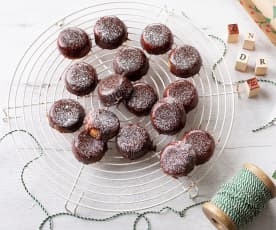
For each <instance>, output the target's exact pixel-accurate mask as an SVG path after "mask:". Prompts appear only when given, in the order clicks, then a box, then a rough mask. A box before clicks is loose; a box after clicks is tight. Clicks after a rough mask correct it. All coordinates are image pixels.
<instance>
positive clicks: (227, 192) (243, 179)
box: [0, 35, 276, 230]
mask: <svg viewBox="0 0 276 230" xmlns="http://www.w3.org/2000/svg"><path fill="white" fill-rule="evenodd" d="M209 36H210V37H211V38H212V39H215V40H217V41H219V42H221V43H222V44H223V45H224V50H223V54H222V56H221V57H220V58H219V59H218V60H217V61H216V63H215V64H214V65H213V67H212V78H213V79H214V80H215V81H216V82H217V83H218V84H223V83H222V82H221V81H219V80H217V79H216V78H215V74H214V71H215V69H216V68H217V66H218V64H219V63H220V62H222V60H223V58H224V57H225V55H226V53H227V46H226V43H225V42H224V41H223V40H222V39H221V38H219V37H217V36H214V35H209ZM258 81H261V82H265V83H270V84H273V85H275V86H276V82H273V81H271V80H265V79H258ZM244 82H245V81H238V82H235V83H234V85H238V84H240V83H244ZM274 122H276V118H275V119H273V120H272V121H270V122H268V123H267V124H265V125H263V126H262V127H260V128H258V129H256V130H253V132H256V131H259V130H262V129H265V128H267V127H269V126H271V125H274ZM15 132H21V133H23V134H26V135H28V136H29V137H31V138H32V139H33V141H34V142H35V143H36V145H37V147H38V150H39V151H38V156H36V157H35V158H33V159H32V160H30V161H28V162H27V163H26V164H25V165H24V166H23V168H22V171H21V174H20V179H21V183H22V185H23V188H24V190H25V192H26V193H27V194H28V195H29V196H30V197H31V198H32V200H33V201H34V202H36V203H37V204H38V206H39V207H40V208H41V210H42V211H43V212H44V213H45V215H46V218H45V219H44V220H43V221H42V222H41V224H40V226H39V230H42V229H43V228H44V226H45V224H46V223H48V222H49V228H50V229H51V230H53V219H54V218H56V217H59V216H70V217H73V218H77V219H81V220H85V221H97V222H104V221H110V220H113V219H115V218H117V217H120V216H125V215H134V216H135V217H136V218H135V220H134V223H133V227H132V229H133V230H136V229H137V224H138V222H139V221H140V220H141V219H144V220H145V222H146V224H147V230H151V224H150V220H149V219H148V217H147V215H149V214H164V213H166V212H168V211H170V212H173V213H175V214H176V215H178V216H179V217H184V216H185V214H186V212H187V211H188V210H189V209H191V208H193V207H195V206H199V205H202V204H203V203H205V202H207V201H208V200H205V201H200V202H197V203H194V204H192V205H190V206H187V207H185V208H183V209H181V210H176V209H174V208H172V207H168V206H166V207H163V208H161V209H159V210H155V211H154V210H153V211H145V212H141V213H140V212H136V211H125V212H119V213H115V214H114V215H111V216H108V217H104V218H93V217H88V216H82V215H78V214H73V213H69V212H58V213H55V214H50V213H49V212H48V211H47V209H46V207H45V206H44V205H43V204H42V202H41V201H39V200H38V199H37V198H36V196H35V195H34V194H33V193H32V192H31V191H30V190H29V188H28V186H27V185H26V183H25V179H24V174H25V171H26V169H27V168H29V167H30V166H31V165H32V164H34V163H35V162H36V161H37V160H39V159H41V158H42V157H43V156H44V152H43V149H42V147H41V145H40V143H39V142H38V140H37V139H36V138H35V137H34V136H33V135H32V134H31V133H30V132H28V131H27V130H23V129H20V130H13V131H10V132H8V133H6V134H5V135H4V136H2V137H1V138H0V143H1V142H2V141H3V140H4V139H5V138H6V137H7V136H9V135H12V134H13V133H15ZM271 198H272V194H271V193H270V191H269V190H268V189H267V187H266V186H265V185H264V184H263V182H261V181H260V180H259V179H258V178H257V177H256V176H255V175H254V174H253V173H251V172H250V171H249V170H246V169H242V170H240V171H239V172H238V173H237V174H236V175H235V176H234V177H233V178H232V179H231V180H230V181H229V182H228V183H226V184H224V185H222V186H221V188H220V190H219V191H218V192H217V194H216V195H215V197H214V198H213V199H212V202H213V203H214V204H215V205H217V207H219V208H220V209H221V210H223V211H224V212H225V213H226V214H227V215H228V216H229V217H230V218H231V219H232V220H233V221H234V222H235V223H236V224H237V226H242V225H244V224H246V223H248V222H250V221H252V220H253V218H254V217H255V216H256V215H257V214H258V213H259V212H260V211H261V209H262V207H263V206H264V204H265V203H266V202H267V201H268V200H269V199H271Z"/></svg>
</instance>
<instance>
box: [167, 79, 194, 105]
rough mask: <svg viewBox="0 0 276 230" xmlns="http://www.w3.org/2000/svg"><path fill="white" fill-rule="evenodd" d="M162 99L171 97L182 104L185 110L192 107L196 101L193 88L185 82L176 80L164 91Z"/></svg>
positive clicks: (189, 83)
mask: <svg viewBox="0 0 276 230" xmlns="http://www.w3.org/2000/svg"><path fill="white" fill-rule="evenodd" d="M164 97H173V98H174V99H175V100H177V101H179V102H180V103H182V104H183V106H184V107H185V109H187V108H190V107H194V106H195V105H196V104H197V101H198V94H197V90H196V88H195V86H194V85H193V84H192V83H191V82H189V81H187V80H177V81H174V82H172V83H170V84H169V85H168V86H167V87H166V88H165V90H164Z"/></svg>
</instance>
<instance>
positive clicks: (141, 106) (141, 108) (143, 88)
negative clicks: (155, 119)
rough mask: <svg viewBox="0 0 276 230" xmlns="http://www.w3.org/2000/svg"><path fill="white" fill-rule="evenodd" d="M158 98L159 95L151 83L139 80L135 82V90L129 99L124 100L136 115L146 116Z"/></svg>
mask: <svg viewBox="0 0 276 230" xmlns="http://www.w3.org/2000/svg"><path fill="white" fill-rule="evenodd" d="M157 99H158V96H157V94H156V92H155V91H154V89H153V88H152V87H151V86H150V85H148V84H146V83H143V82H137V83H134V84H133V92H132V94H131V96H130V97H129V98H128V99H126V100H124V104H125V105H126V107H127V109H128V110H129V111H130V112H132V113H134V114H135V115H137V116H145V115H148V114H149V113H150V110H151V108H152V107H153V105H154V104H155V102H156V101H157Z"/></svg>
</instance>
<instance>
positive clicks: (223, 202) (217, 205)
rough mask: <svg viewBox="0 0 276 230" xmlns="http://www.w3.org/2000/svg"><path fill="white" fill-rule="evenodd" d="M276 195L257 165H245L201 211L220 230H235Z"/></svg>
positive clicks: (270, 183) (251, 218) (269, 181)
mask: <svg viewBox="0 0 276 230" xmlns="http://www.w3.org/2000/svg"><path fill="white" fill-rule="evenodd" d="M275 196H276V187H275V185H274V184H273V182H272V181H271V180H270V178H269V177H268V176H267V175H266V174H265V173H264V172H263V171H262V170H261V169H259V168H258V167H257V166H255V165H253V164H250V163H246V164H244V165H243V168H242V169H241V170H240V171H238V172H237V174H236V175H235V176H234V177H232V178H231V179H230V181H228V182H227V183H225V184H224V185H222V186H221V188H220V189H219V191H218V192H217V193H216V194H215V196H214V197H213V198H212V200H211V201H210V202H208V203H205V204H204V205H203V212H204V213H205V215H206V216H207V218H208V219H209V220H210V221H211V223H212V224H213V225H214V226H215V227H216V228H217V229H220V230H237V229H238V228H239V227H240V226H243V225H245V224H247V223H248V222H250V221H252V220H253V218H254V217H255V216H257V215H258V214H259V213H260V211H261V209H262V208H263V207H264V205H265V204H266V203H267V202H268V201H269V200H270V199H272V198H273V197H275Z"/></svg>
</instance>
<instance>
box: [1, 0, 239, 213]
mask: <svg viewBox="0 0 276 230" xmlns="http://www.w3.org/2000/svg"><path fill="white" fill-rule="evenodd" d="M105 15H116V16H118V17H120V18H121V19H122V20H123V21H124V22H125V24H126V25H127V26H128V31H129V40H128V41H127V42H126V43H125V44H124V45H130V46H136V47H140V44H139V37H140V34H141V31H142V29H143V28H144V27H145V26H146V25H147V24H150V23H154V22H161V23H165V24H166V25H167V26H168V27H169V28H170V29H171V30H172V31H173V33H174V40H175V44H174V46H177V45H181V44H185V43H186V44H190V45H193V46H195V47H196V48H197V49H198V50H199V51H200V53H201V55H202V58H203V67H202V69H201V71H200V73H199V74H197V75H196V76H194V77H193V78H191V79H190V80H191V81H192V82H193V83H194V84H195V85H196V87H197V89H198V92H199V96H200V100H199V105H198V106H197V108H196V109H195V110H193V111H192V112H190V113H189V114H188V119H187V125H186V127H185V129H184V130H183V131H182V132H181V133H180V134H178V135H176V136H166V135H159V134H158V133H157V132H156V131H155V130H154V129H153V128H152V126H151V124H150V121H149V118H148V117H143V118H137V117H136V116H134V115H133V114H131V113H129V112H128V111H127V110H126V109H125V107H124V106H123V105H119V107H114V108H110V109H111V110H112V111H113V112H115V113H116V114H117V115H118V117H119V118H120V120H121V124H122V125H124V124H126V123H128V122H134V123H139V124H141V125H143V126H145V127H146V128H147V129H148V131H149V133H150V134H151V137H152V138H153V140H154V142H155V144H156V145H157V151H156V152H152V153H149V154H147V155H146V156H144V157H143V158H141V159H139V160H136V161H128V160H126V159H123V158H122V157H121V156H120V155H119V154H118V153H117V152H116V148H115V146H114V142H112V141H111V142H109V151H108V152H107V153H106V155H105V157H104V158H103V159H102V160H101V161H100V162H98V163H95V164H93V165H87V166H86V165H83V164H81V163H79V162H78V161H77V160H76V159H75V158H74V157H73V154H72V153H71V148H70V145H71V140H72V134H60V133H58V132H57V131H55V130H53V129H51V128H50V127H49V125H48V122H47V118H46V113H47V111H48V110H49V107H50V106H51V104H52V103H53V102H54V101H55V100H58V99H61V98H73V99H76V100H78V101H79V102H80V103H81V104H82V105H83V106H84V107H85V108H86V110H89V109H93V108H98V107H100V106H101V105H100V104H99V101H98V98H97V95H96V94H95V93H92V94H91V95H89V96H86V97H76V96H74V95H72V94H70V93H68V92H67V91H66V90H65V87H64V82H63V73H64V71H65V69H66V68H67V67H68V66H69V65H71V64H72V63H74V62H76V61H71V60H68V59H65V58H64V57H63V56H62V55H60V53H59V52H58V50H57V46H56V39H57V35H58V33H59V32H60V31H61V30H62V29H64V28H66V27H68V26H77V27H80V28H82V29H84V30H85V31H86V32H87V33H88V34H89V35H90V36H91V39H92V44H93V47H92V51H91V52H90V53H89V54H88V55H87V56H86V57H84V58H83V59H82V60H84V61H86V62H88V63H90V64H92V65H93V66H94V67H95V68H96V70H97V72H98V75H99V78H103V77H105V76H106V75H107V74H109V73H112V65H111V64H112V57H113V55H114V53H115V52H116V50H103V49H101V48H99V47H97V46H96V45H95V42H94V37H93V25H94V24H95V21H96V20H97V19H98V18H99V17H101V16H105ZM219 55H220V52H219V51H218V49H217V48H216V46H215V45H214V44H213V41H211V40H209V38H208V36H206V35H205V34H204V33H203V32H202V31H201V30H199V29H198V28H197V27H196V26H195V25H193V23H191V22H190V21H189V20H188V19H187V18H185V17H183V16H180V15H177V14H175V13H174V12H173V10H169V9H168V8H167V7H163V6H160V7H159V6H156V5H151V4H149V3H136V2H128V1H123V2H106V3H101V4H95V5H93V6H90V7H87V8H84V9H81V10H78V11H76V12H74V13H72V14H70V15H68V16H66V17H64V18H62V19H61V20H60V21H58V22H57V23H56V24H54V25H52V26H50V27H49V28H48V29H47V30H45V31H44V32H43V33H42V34H41V35H40V36H39V37H38V38H37V39H36V40H35V41H34V42H33V43H32V44H31V45H30V47H29V48H28V49H27V51H26V52H25V54H24V55H23V57H22V59H21V61H20V63H19V64H18V66H17V68H16V71H15V74H14V77H13V79H12V82H11V85H10V91H9V97H8V108H7V111H6V112H7V121H8V122H9V125H10V129H27V130H29V131H30V132H32V133H33V134H34V136H35V137H36V138H37V139H38V140H39V141H40V143H41V144H42V147H43V149H44V151H45V154H46V156H45V157H44V158H43V159H42V160H40V161H39V163H38V164H39V166H38V167H37V168H36V170H39V171H40V172H43V175H44V176H43V180H42V181H43V184H44V185H46V186H48V187H49V188H51V189H52V190H53V191H54V192H55V193H56V194H57V195H59V196H60V197H62V198H64V203H65V207H66V208H67V209H69V210H71V211H72V208H70V207H74V206H75V207H84V208H88V209H93V210H99V211H125V210H142V209H148V208H151V207H154V206H157V205H160V204H163V203H165V202H168V201H170V200H172V199H174V198H176V197H178V196H180V195H182V194H183V193H185V192H187V191H190V190H191V189H192V190H191V191H196V189H197V185H198V184H199V182H200V181H201V180H202V179H203V178H204V177H205V175H206V174H207V173H208V171H209V170H210V169H211V167H212V165H213V164H214V162H215V161H216V158H217V157H218V156H219V155H220V154H221V152H222V151H223V149H224V146H225V144H226V142H227V140H228V137H229V134H230V131H231V127H232V122H233V117H234V94H233V88H232V86H231V85H230V86H228V88H227V89H226V88H225V86H223V85H218V84H217V83H216V82H215V81H213V80H212V78H211V66H212V64H213V63H214V62H215V60H216V59H217V58H218V56H219ZM148 57H149V60H150V70H149V72H148V74H147V75H146V76H144V77H143V78H142V81H144V82H147V83H149V84H150V85H152V86H153V87H154V88H155V90H156V92H157V93H158V95H159V97H162V92H163V89H164V87H165V86H166V85H167V84H168V83H170V82H171V81H174V80H176V77H175V76H173V75H172V74H171V73H170V72H169V71H168V66H167V54H165V55H159V56H154V55H148ZM216 78H217V79H219V80H220V81H222V82H227V83H229V82H230V83H231V78H230V75H229V73H228V71H227V67H226V66H225V64H224V62H222V64H221V65H220V66H219V67H218V68H217V71H216ZM192 128H201V129H204V130H207V131H209V132H210V133H211V134H212V135H213V136H214V138H215V141H216V152H215V154H214V156H213V158H212V159H211V160H210V161H209V162H208V163H206V164H204V165H202V166H200V167H197V168H195V169H194V171H193V172H192V173H191V174H190V175H189V176H188V177H183V178H181V179H174V178H172V177H169V176H166V175H165V174H164V173H163V172H162V171H161V169H160V167H159V159H158V155H159V150H160V149H161V148H162V147H163V146H164V145H165V144H166V143H168V142H169V141H170V140H173V139H177V138H179V137H180V136H181V135H182V134H183V132H184V131H187V130H189V129H192ZM14 142H15V145H16V147H17V149H19V150H21V152H22V154H21V155H22V157H23V159H26V158H30V157H31V156H32V157H33V152H35V150H36V149H35V147H34V146H33V145H32V144H30V143H29V142H28V140H26V139H24V138H18V137H14ZM30 150H33V151H30ZM32 173H33V174H36V172H35V171H34V172H32Z"/></svg>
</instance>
